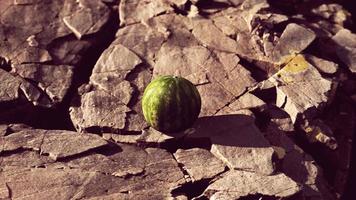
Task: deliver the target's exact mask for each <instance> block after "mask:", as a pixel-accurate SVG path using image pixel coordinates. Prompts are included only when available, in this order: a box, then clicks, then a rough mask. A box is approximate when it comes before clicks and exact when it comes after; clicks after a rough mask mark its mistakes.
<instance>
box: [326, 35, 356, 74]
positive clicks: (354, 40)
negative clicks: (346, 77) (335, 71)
mask: <svg viewBox="0 0 356 200" xmlns="http://www.w3.org/2000/svg"><path fill="white" fill-rule="evenodd" d="M332 40H333V41H334V42H335V43H336V45H337V51H336V54H337V55H338V57H339V58H340V59H341V60H342V62H344V63H345V64H346V65H347V66H348V67H349V69H350V71H351V72H353V73H355V72H356V50H355V48H356V35H355V34H354V33H351V31H349V30H347V29H342V30H340V31H339V32H337V33H336V34H335V35H334V36H333V37H332Z"/></svg>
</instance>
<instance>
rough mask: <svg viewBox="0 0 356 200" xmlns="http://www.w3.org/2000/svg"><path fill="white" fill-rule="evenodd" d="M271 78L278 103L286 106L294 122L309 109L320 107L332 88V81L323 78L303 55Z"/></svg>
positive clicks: (296, 57) (291, 61) (295, 58)
mask: <svg viewBox="0 0 356 200" xmlns="http://www.w3.org/2000/svg"><path fill="white" fill-rule="evenodd" d="M269 80H270V81H272V82H273V83H274V84H275V86H276V88H277V103H276V105H277V106H279V107H282V108H284V110H285V111H286V112H287V113H288V114H289V115H290V117H291V119H292V121H293V122H295V121H296V119H297V116H298V115H299V114H303V113H304V112H305V111H307V110H308V109H313V108H314V109H315V108H316V109H320V108H321V106H322V105H323V104H325V103H326V102H327V101H328V98H329V95H330V91H331V89H332V87H331V86H332V82H331V81H330V80H327V79H324V78H322V77H321V75H320V74H319V72H318V71H317V69H316V68H314V67H313V66H312V65H311V64H310V63H308V62H307V61H306V60H305V59H304V56H302V55H297V56H295V57H294V58H292V60H290V61H289V62H288V63H287V64H286V65H285V66H284V67H283V68H282V69H281V70H280V71H279V72H277V73H276V74H275V75H273V76H272V77H270V79H269ZM300 94H303V95H300Z"/></svg>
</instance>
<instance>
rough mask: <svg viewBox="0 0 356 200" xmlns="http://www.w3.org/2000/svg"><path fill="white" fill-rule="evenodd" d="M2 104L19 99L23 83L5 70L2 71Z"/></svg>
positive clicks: (0, 98) (0, 95)
mask: <svg viewBox="0 0 356 200" xmlns="http://www.w3.org/2000/svg"><path fill="white" fill-rule="evenodd" d="M0 82H1V86H0V102H8V101H14V100H16V99H18V98H19V96H20V94H19V87H20V85H21V81H20V80H19V79H17V78H15V77H14V76H12V75H11V74H9V73H8V72H6V71H5V70H3V69H0Z"/></svg>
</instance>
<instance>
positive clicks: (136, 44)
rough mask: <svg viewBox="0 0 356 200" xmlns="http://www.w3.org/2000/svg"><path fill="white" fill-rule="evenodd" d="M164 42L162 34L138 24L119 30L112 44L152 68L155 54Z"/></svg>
mask: <svg viewBox="0 0 356 200" xmlns="http://www.w3.org/2000/svg"><path fill="white" fill-rule="evenodd" d="M164 40H165V36H164V34H163V33H160V32H159V31H157V30H155V29H151V28H149V27H147V26H145V25H143V24H141V23H138V24H132V25H130V26H125V27H123V28H120V29H119V30H118V31H117V33H116V40H115V41H113V44H121V45H123V46H125V47H126V48H128V49H130V50H131V51H132V52H134V53H135V54H137V55H138V56H139V57H140V58H143V59H145V61H146V62H147V63H148V64H150V65H151V66H153V65H154V57H155V54H156V52H157V51H158V50H159V49H160V47H161V45H162V43H163V42H164Z"/></svg>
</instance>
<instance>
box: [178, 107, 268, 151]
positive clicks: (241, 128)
mask: <svg viewBox="0 0 356 200" xmlns="http://www.w3.org/2000/svg"><path fill="white" fill-rule="evenodd" d="M184 135H185V139H186V140H190V139H198V138H209V139H210V141H211V143H212V144H218V145H224V146H237V147H256V148H265V147H270V146H271V145H270V144H269V142H268V141H267V140H266V139H265V137H264V136H263V134H262V133H261V132H260V130H259V129H258V128H257V126H256V125H255V119H254V118H253V117H251V116H248V115H241V114H233V115H218V116H207V117H200V118H199V119H198V120H197V121H196V123H195V124H194V126H193V128H192V129H190V130H188V131H185V133H184ZM172 136H174V135H172Z"/></svg>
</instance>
